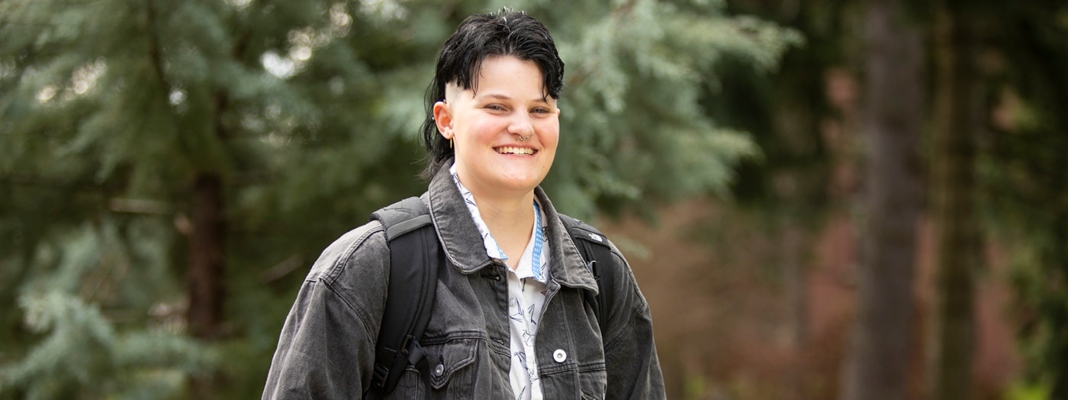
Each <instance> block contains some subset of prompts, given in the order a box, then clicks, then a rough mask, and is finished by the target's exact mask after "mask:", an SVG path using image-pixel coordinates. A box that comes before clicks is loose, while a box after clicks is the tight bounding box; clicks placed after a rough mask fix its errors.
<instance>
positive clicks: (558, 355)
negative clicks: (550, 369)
mask: <svg viewBox="0 0 1068 400" xmlns="http://www.w3.org/2000/svg"><path fill="white" fill-rule="evenodd" d="M566 359H567V352H565V351H564V350H563V349H556V351H554V352H553V360H556V362H558V363H562V362H564V360H566Z"/></svg>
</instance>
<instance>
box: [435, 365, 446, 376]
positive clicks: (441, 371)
mask: <svg viewBox="0 0 1068 400" xmlns="http://www.w3.org/2000/svg"><path fill="white" fill-rule="evenodd" d="M444 373H445V364H438V366H436V367H434V376H441V374H444Z"/></svg>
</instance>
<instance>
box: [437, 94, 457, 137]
mask: <svg viewBox="0 0 1068 400" xmlns="http://www.w3.org/2000/svg"><path fill="white" fill-rule="evenodd" d="M449 112H450V110H449V105H448V104H446V103H445V102H444V101H439V102H437V103H434V124H435V125H437V127H438V132H439V133H441V136H444V137H445V138H446V139H452V136H453V132H452V115H450V114H449Z"/></svg>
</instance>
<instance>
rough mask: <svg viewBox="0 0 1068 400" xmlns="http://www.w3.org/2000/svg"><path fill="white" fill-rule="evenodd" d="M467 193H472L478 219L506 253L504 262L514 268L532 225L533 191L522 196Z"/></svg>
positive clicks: (525, 245) (529, 236) (524, 247)
mask: <svg viewBox="0 0 1068 400" xmlns="http://www.w3.org/2000/svg"><path fill="white" fill-rule="evenodd" d="M471 194H472V195H474V196H475V203H476V204H478V212H479V214H481V216H482V221H483V222H485V223H486V227H487V228H489V230H490V233H491V234H492V235H493V238H494V239H495V240H496V241H497V245H498V246H500V247H501V250H503V251H504V254H506V255H508V262H507V264H508V266H509V267H510V268H513V269H514V268H515V267H516V266H517V265H518V264H519V258H520V257H522V255H523V250H524V249H526V247H527V243H528V242H530V239H531V235H530V233H531V231H532V230H533V228H534V206H533V204H534V203H533V202H534V192H533V191H531V192H529V193H527V194H525V195H523V196H485V195H480V193H477V192H474V191H472V192H471Z"/></svg>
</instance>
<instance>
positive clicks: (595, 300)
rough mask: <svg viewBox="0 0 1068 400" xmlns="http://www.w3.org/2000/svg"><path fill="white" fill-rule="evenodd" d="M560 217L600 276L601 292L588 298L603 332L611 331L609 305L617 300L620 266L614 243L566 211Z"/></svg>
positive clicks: (596, 276) (590, 264)
mask: <svg viewBox="0 0 1068 400" xmlns="http://www.w3.org/2000/svg"><path fill="white" fill-rule="evenodd" d="M560 220H561V221H563V223H564V226H565V227H567V233H568V235H570V236H571V240H572V241H574V242H575V245H576V246H578V249H579V253H582V258H583V260H585V261H586V266H587V267H588V268H589V269H590V272H593V277H594V278H595V279H596V280H597V291H598V294H597V296H591V297H590V298H588V301H590V305H591V306H593V311H594V312H595V313H596V314H597V323H598V324H599V325H600V326H601V334H602V335H604V334H607V332H608V331H607V330H606V328H607V326H608V325H607V324H608V314H607V312H608V307H610V305H611V304H613V300H615V278H616V274H615V272H616V269H619V268H620V267H619V266H618V265H617V263H616V259H615V257H613V256H612V247H611V246H609V244H608V238H607V237H605V235H604V234H603V233H601V231H599V230H597V228H594V227H592V226H590V225H588V224H586V223H585V222H582V221H580V220H578V219H575V218H572V217H569V216H566V215H563V214H561V215H560Z"/></svg>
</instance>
